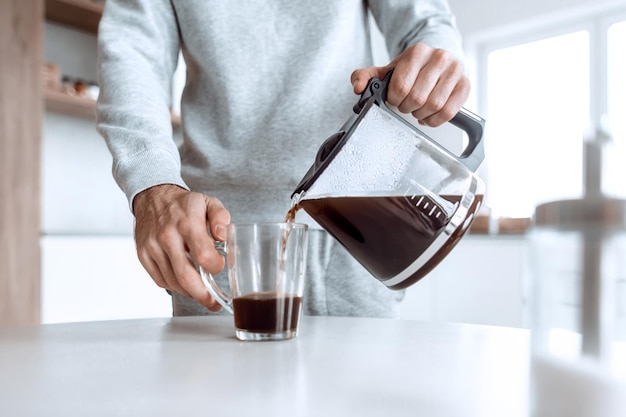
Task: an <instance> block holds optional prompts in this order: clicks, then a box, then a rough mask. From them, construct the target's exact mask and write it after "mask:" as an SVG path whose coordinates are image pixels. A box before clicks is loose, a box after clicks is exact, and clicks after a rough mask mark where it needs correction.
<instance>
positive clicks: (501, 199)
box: [478, 11, 626, 217]
mask: <svg viewBox="0 0 626 417" xmlns="http://www.w3.org/2000/svg"><path fill="white" fill-rule="evenodd" d="M625 12H626V11H625ZM610 19H612V20H609V19H607V18H604V17H603V16H592V17H586V18H585V20H578V21H576V22H567V26H565V25H563V26H562V27H555V26H554V25H553V26H552V27H549V28H546V29H545V31H543V32H542V31H541V30H539V31H538V30H537V28H533V29H532V31H531V30H529V31H528V33H517V34H515V35H513V36H510V35H509V36H508V37H507V39H505V40H503V39H490V40H488V41H484V42H481V44H480V45H479V48H478V51H479V56H478V71H479V72H480V73H481V74H480V79H481V80H484V82H483V83H482V85H481V86H480V88H481V90H480V91H481V93H482V98H483V101H482V105H481V112H482V114H484V115H485V118H486V119H487V131H486V137H485V138H486V142H485V146H486V154H487V158H486V162H485V164H486V170H485V171H486V173H484V174H483V175H484V176H485V177H486V182H487V193H486V196H485V197H486V205H487V206H489V207H490V208H491V210H492V215H493V216H494V217H530V216H531V215H532V213H533V211H534V208H535V206H536V205H538V204H540V203H542V202H545V201H549V200H556V199H565V198H580V197H581V196H582V192H583V137H584V136H585V134H588V133H589V128H590V126H598V125H599V124H600V123H601V122H602V121H604V120H607V119H606V116H607V115H608V120H609V122H610V123H609V124H608V126H609V127H610V131H611V133H612V134H613V136H614V144H613V145H612V147H611V148H610V149H609V150H608V152H607V160H606V163H605V164H604V165H603V169H604V173H605V191H607V192H608V193H611V194H615V195H617V196H619V197H620V198H624V197H626V181H624V178H626V171H625V170H624V168H623V166H624V165H626V76H624V74H626V58H625V57H626V54H624V52H623V51H625V50H626V16H623V17H622V18H621V20H620V19H619V18H616V17H615V14H613V16H611V18H610Z"/></svg>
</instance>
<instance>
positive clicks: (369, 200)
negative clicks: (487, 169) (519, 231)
mask: <svg viewBox="0 0 626 417" xmlns="http://www.w3.org/2000/svg"><path fill="white" fill-rule="evenodd" d="M438 200H439V201H441V202H446V203H449V205H448V204H446V205H447V206H448V207H452V208H453V210H449V211H446V210H444V209H443V208H442V207H441V204H440V203H438V202H437V201H435V200H433V199H431V198H429V197H427V196H391V197H387V196H383V197H331V198H319V199H308V200H307V199H305V200H302V201H300V202H298V203H297V206H296V207H295V209H292V211H291V212H292V213H295V210H296V209H297V208H302V209H303V210H305V211H306V212H307V213H308V214H309V215H310V216H311V217H312V218H313V219H315V220H316V221H317V222H318V223H319V224H320V225H321V226H322V227H323V228H324V229H325V230H326V231H328V232H329V233H330V234H331V235H332V236H333V237H334V238H335V239H337V240H338V241H339V242H340V243H341V244H342V245H343V246H344V247H345V248H346V249H347V250H348V251H349V252H350V253H351V254H352V256H353V257H354V258H356V259H357V260H358V261H359V262H360V263H361V264H362V265H363V266H364V267H365V268H366V269H367V270H368V271H369V272H370V273H371V274H372V275H374V276H375V277H376V278H377V279H379V280H380V281H383V282H384V281H386V280H389V279H391V278H393V277H395V276H397V275H398V274H400V273H402V272H403V271H405V270H406V269H407V268H408V267H409V266H410V265H411V264H412V263H413V262H414V261H415V260H416V259H417V258H418V257H419V256H420V255H421V254H422V253H424V252H426V251H427V250H428V249H429V247H430V246H431V245H432V244H433V242H434V241H435V239H437V237H438V236H439V235H440V234H441V233H443V232H444V230H445V228H446V226H447V225H448V223H449V221H450V218H451V216H452V215H453V213H454V209H456V207H457V206H458V204H459V202H460V200H461V196H438ZM481 202H482V195H477V196H475V198H474V201H473V202H472V203H471V205H470V207H469V210H468V211H467V213H466V215H465V216H464V218H463V219H462V220H461V221H460V222H459V224H460V226H459V227H458V228H457V229H456V230H454V231H453V232H452V234H451V235H450V236H449V237H448V238H447V240H446V241H445V243H444V244H443V245H442V246H441V247H440V248H439V249H438V250H437V252H436V253H435V254H434V255H432V256H431V257H430V259H429V260H428V261H426V262H425V263H424V264H423V265H422V266H421V267H420V268H419V269H418V270H417V271H415V272H414V273H413V274H412V275H411V276H410V277H408V278H406V279H405V280H403V281H402V282H400V283H398V284H397V285H389V288H391V289H402V288H406V287H408V286H410V285H412V284H414V283H415V282H417V281H418V280H420V279H421V278H423V277H424V276H425V275H426V274H427V273H428V272H430V271H431V270H432V269H433V268H434V267H435V266H437V264H439V263H440V262H441V260H442V259H443V258H444V257H445V256H446V255H447V254H448V253H449V252H450V251H451V250H452V248H454V246H456V244H457V243H458V241H459V240H460V238H461V237H462V236H463V234H464V233H465V231H466V230H467V228H468V226H469V221H467V220H470V221H471V218H472V217H473V216H474V215H475V213H476V212H477V211H478V209H479V208H480V204H481ZM288 218H289V215H288Z"/></svg>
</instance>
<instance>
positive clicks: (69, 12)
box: [46, 0, 104, 34]
mask: <svg viewBox="0 0 626 417" xmlns="http://www.w3.org/2000/svg"><path fill="white" fill-rule="evenodd" d="M103 10H104V2H103V1H97V0H46V19H47V20H50V21H53V22H57V23H61V24H63V25H66V26H71V27H73V28H75V29H79V30H83V31H86V32H90V33H93V34H97V33H98V25H99V24H100V18H101V17H102V11H103Z"/></svg>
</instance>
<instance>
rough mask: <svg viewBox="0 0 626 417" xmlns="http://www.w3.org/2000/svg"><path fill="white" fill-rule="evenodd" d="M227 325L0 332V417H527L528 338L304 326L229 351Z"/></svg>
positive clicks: (413, 324)
mask: <svg viewBox="0 0 626 417" xmlns="http://www.w3.org/2000/svg"><path fill="white" fill-rule="evenodd" d="M232 326H233V324H232V318H230V317H184V318H172V319H169V318H161V319H143V320H119V321H105V322H84V323H69V324H50V325H42V326H33V327H17V328H7V329H0V415H2V416H7V417H9V416H10V417H13V416H16V417H17V416H46V417H55V416H63V417H66V416H81V417H94V416H106V417H113V416H150V417H155V416H181V417H184V416H212V415H214V416H220V417H224V416H238V417H239V416H253V415H254V416H377V417H381V416H384V417H387V416H424V417H439V416H441V417H456V416H459V417H474V416H476V417H503V416H506V417H518V416H524V417H525V416H527V408H528V406H527V402H528V387H527V385H528V384H527V378H528V352H529V348H528V342H529V336H528V333H527V332H526V331H525V330H521V329H510V328H503V327H489V326H477V325H461V324H441V323H425V322H419V321H408V320H391V319H363V318H337V317H334V318H333V317H304V318H303V323H302V324H301V331H300V334H299V335H298V337H297V338H296V339H294V340H290V341H282V342H240V341H238V340H237V339H235V338H234V329H233V327H232Z"/></svg>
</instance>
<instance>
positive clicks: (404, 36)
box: [368, 0, 464, 62]
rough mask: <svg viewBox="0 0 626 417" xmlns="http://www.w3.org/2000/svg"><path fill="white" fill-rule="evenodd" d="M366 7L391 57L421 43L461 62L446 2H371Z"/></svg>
mask: <svg viewBox="0 0 626 417" xmlns="http://www.w3.org/2000/svg"><path fill="white" fill-rule="evenodd" d="M368 7H369V9H370V11H371V13H372V16H373V17H374V20H375V21H376V24H377V25H378V28H379V29H380V31H381V32H382V34H383V35H384V37H385V41H386V44H387V49H388V51H389V54H390V56H391V57H392V58H393V57H396V56H398V55H400V54H401V53H402V51H404V50H405V49H407V48H408V47H409V46H411V45H414V44H416V43H418V42H421V43H425V44H427V45H429V46H431V47H433V48H438V49H445V50H447V51H448V52H450V53H451V54H452V55H453V56H455V57H456V58H457V59H458V60H459V61H461V62H463V56H464V54H463V46H462V42H461V35H460V33H459V31H458V29H457V27H456V20H455V18H454V15H453V14H452V12H451V11H450V8H449V6H448V3H447V1H446V0H370V1H368Z"/></svg>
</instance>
